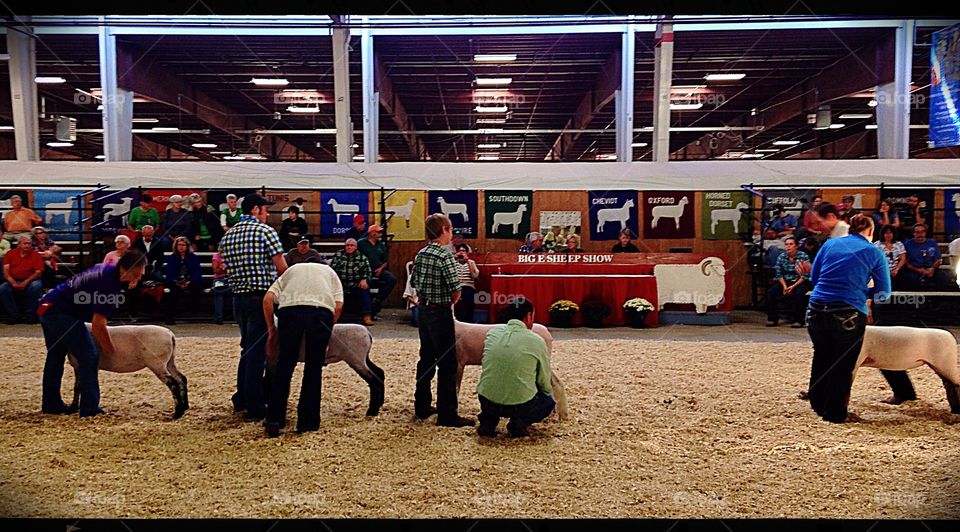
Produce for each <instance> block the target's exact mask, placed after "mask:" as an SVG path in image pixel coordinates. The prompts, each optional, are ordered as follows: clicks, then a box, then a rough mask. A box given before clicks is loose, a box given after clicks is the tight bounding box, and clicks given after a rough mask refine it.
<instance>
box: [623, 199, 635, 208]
mask: <svg viewBox="0 0 960 532" xmlns="http://www.w3.org/2000/svg"><path fill="white" fill-rule="evenodd" d="M623 205H624V206H625V207H628V208H629V207H633V205H634V203H633V200H632V199H628V200H627V201H626V202H625V203H624V204H623Z"/></svg>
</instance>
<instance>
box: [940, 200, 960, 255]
mask: <svg viewBox="0 0 960 532" xmlns="http://www.w3.org/2000/svg"><path fill="white" fill-rule="evenodd" d="M943 207H944V211H943V232H944V233H946V238H945V239H944V240H946V241H947V242H952V241H953V240H954V239H957V238H960V188H947V189H944V191H943Z"/></svg>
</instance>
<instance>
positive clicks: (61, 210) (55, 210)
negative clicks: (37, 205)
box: [43, 197, 76, 225]
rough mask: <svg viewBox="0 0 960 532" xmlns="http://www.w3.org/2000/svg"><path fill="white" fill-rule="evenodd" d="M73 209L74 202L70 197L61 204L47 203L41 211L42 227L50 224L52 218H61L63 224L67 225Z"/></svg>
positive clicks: (74, 206)
mask: <svg viewBox="0 0 960 532" xmlns="http://www.w3.org/2000/svg"><path fill="white" fill-rule="evenodd" d="M75 208H76V201H75V200H74V198H72V197H71V198H69V199H67V201H65V202H63V203H48V204H47V205H46V206H45V207H44V211H43V223H44V225H50V224H52V223H53V217H54V216H63V223H64V224H67V223H68V222H69V221H70V214H71V211H72V210H74V209H75Z"/></svg>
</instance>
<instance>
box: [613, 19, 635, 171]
mask: <svg viewBox="0 0 960 532" xmlns="http://www.w3.org/2000/svg"><path fill="white" fill-rule="evenodd" d="M636 38H637V36H636V25H635V24H633V23H630V24H627V25H626V28H625V31H624V32H623V34H622V37H621V40H622V42H623V44H622V46H621V48H620V50H621V54H620V90H618V91H617V93H616V112H617V118H616V124H617V161H619V162H630V161H632V160H633V148H631V147H630V144H632V143H633V71H634V61H635V58H634V55H635V48H636Z"/></svg>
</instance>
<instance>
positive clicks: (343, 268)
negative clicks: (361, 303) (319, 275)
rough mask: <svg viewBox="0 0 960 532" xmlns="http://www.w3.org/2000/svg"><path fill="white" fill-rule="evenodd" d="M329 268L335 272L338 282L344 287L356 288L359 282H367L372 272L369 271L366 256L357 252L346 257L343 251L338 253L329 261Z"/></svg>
mask: <svg viewBox="0 0 960 532" xmlns="http://www.w3.org/2000/svg"><path fill="white" fill-rule="evenodd" d="M330 267H331V268H333V271H335V272H337V276H338V277H340V282H341V283H343V285H344V286H356V285H357V283H359V282H360V281H362V280H364V279H367V280H369V279H370V277H371V274H372V272H371V271H370V261H368V260H367V256H366V255H364V254H363V253H360V252H359V251H355V252H354V253H353V255H347V254H346V252H344V251H338V252H337V254H336V255H334V256H333V258H332V259H330Z"/></svg>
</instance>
